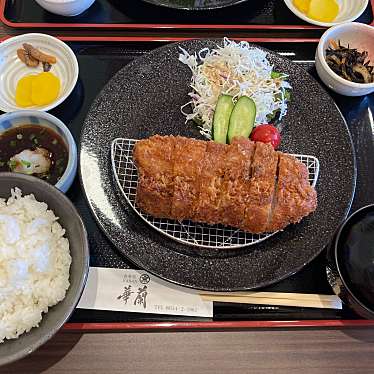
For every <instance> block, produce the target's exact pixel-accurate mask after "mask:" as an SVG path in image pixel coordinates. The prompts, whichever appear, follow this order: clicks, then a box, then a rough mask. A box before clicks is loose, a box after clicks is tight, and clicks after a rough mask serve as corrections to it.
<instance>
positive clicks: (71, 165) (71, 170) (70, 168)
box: [0, 110, 78, 192]
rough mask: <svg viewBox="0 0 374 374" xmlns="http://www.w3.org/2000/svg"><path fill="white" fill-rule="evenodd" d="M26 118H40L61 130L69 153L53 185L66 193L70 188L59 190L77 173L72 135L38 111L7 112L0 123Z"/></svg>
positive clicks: (66, 128)
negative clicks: (58, 178)
mask: <svg viewBox="0 0 374 374" xmlns="http://www.w3.org/2000/svg"><path fill="white" fill-rule="evenodd" d="M27 116H33V117H39V118H42V119H44V120H46V121H48V122H51V123H53V124H54V125H56V127H58V128H59V129H61V130H62V132H63V134H64V141H66V143H67V147H68V152H69V158H68V164H67V165H66V169H65V171H64V173H63V174H62V176H61V178H60V180H59V181H58V182H57V183H56V184H55V185H54V186H55V187H56V188H57V189H59V190H60V191H61V192H66V191H67V190H68V189H69V187H70V186H67V188H66V189H65V188H64V190H62V189H61V188H62V187H63V186H64V184H65V183H66V182H67V181H68V179H69V178H70V176H71V177H72V180H73V179H74V178H75V175H76V173H77V164H78V151H77V145H76V142H75V140H74V138H73V135H72V134H71V132H70V130H69V128H68V127H67V126H66V125H65V124H64V123H63V122H62V121H61V120H60V119H58V118H57V117H55V116H54V115H52V114H50V113H46V112H41V111H38V110H19V111H15V112H8V113H4V114H2V115H0V122H2V121H4V120H5V121H6V120H11V119H13V118H19V117H27ZM36 126H42V125H39V124H38V125H36Z"/></svg>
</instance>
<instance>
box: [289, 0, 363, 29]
mask: <svg viewBox="0 0 374 374" xmlns="http://www.w3.org/2000/svg"><path fill="white" fill-rule="evenodd" d="M284 3H285V5H286V6H287V8H288V9H289V10H290V11H291V12H292V13H293V14H295V16H297V17H299V18H300V19H302V20H303V21H305V22H308V23H311V24H312V25H316V26H324V27H331V26H337V25H342V24H344V23H348V22H352V21H354V20H356V19H357V18H358V17H360V16H361V15H362V13H364V11H365V9H366V8H367V6H368V4H369V0H363V3H362V7H361V8H360V9H359V11H358V12H356V13H355V14H354V15H353V16H350V17H349V18H346V19H344V20H342V21H339V22H321V21H317V20H314V19H313V18H309V17H308V16H307V15H305V14H304V13H302V12H300V11H299V10H298V9H297V8H296V7H295V5H293V3H292V0H290V1H287V0H284Z"/></svg>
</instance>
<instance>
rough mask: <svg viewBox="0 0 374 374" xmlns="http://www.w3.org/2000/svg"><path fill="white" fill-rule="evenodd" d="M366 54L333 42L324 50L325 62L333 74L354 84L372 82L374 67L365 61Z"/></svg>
mask: <svg viewBox="0 0 374 374" xmlns="http://www.w3.org/2000/svg"><path fill="white" fill-rule="evenodd" d="M367 58H368V52H367V51H364V52H359V51H358V50H357V49H355V48H350V47H349V45H348V46H347V47H344V46H342V45H341V44H340V40H339V41H338V43H337V42H336V41H335V40H330V45H329V48H328V49H326V62H327V64H328V65H329V67H330V68H331V70H332V71H333V72H335V73H336V74H338V75H339V76H340V77H342V78H344V79H346V80H348V81H350V82H355V83H372V82H374V67H373V66H372V65H370V61H369V60H367Z"/></svg>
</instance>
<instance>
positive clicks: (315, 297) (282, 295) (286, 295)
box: [199, 291, 337, 302]
mask: <svg viewBox="0 0 374 374" xmlns="http://www.w3.org/2000/svg"><path fill="white" fill-rule="evenodd" d="M199 294H200V295H214V296H230V297H256V298H266V299H267V298H270V299H287V300H309V301H321V300H322V301H327V302H330V301H335V300H336V299H337V296H335V295H320V294H304V293H294V292H255V291H252V292H230V293H228V292H209V291H202V292H199Z"/></svg>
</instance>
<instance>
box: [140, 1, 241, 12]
mask: <svg viewBox="0 0 374 374" xmlns="http://www.w3.org/2000/svg"><path fill="white" fill-rule="evenodd" d="M142 1H144V2H145V3H148V4H152V5H155V6H160V7H163V8H168V9H179V10H186V11H198V12H202V11H204V10H214V9H222V8H227V7H231V6H235V5H238V4H240V3H244V2H246V1H248V0H232V1H231V2H228V3H227V4H219V5H218V4H217V5H213V6H200V7H194V6H192V7H188V6H183V5H180V6H179V5H176V4H175V5H174V4H171V3H169V4H167V3H164V2H163V1H162V0H160V1H159V0H142Z"/></svg>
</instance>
